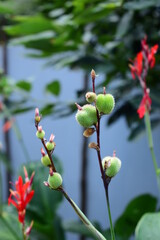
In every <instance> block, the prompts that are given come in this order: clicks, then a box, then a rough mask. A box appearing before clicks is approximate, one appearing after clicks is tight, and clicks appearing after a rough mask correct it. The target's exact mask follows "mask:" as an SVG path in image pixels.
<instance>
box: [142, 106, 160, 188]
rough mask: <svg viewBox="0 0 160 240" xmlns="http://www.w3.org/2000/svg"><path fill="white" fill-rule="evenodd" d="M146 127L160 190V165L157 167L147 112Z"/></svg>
mask: <svg viewBox="0 0 160 240" xmlns="http://www.w3.org/2000/svg"><path fill="white" fill-rule="evenodd" d="M145 126H146V132H147V137H148V145H149V149H150V152H151V156H152V161H153V165H154V170H155V173H156V177H157V183H158V187H159V190H160V179H159V173H158V165H157V161H156V156H155V153H154V147H153V138H152V129H151V122H150V117H149V113H148V111H146V113H145Z"/></svg>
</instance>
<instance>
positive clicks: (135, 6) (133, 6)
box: [123, 0, 159, 10]
mask: <svg viewBox="0 0 160 240" xmlns="http://www.w3.org/2000/svg"><path fill="white" fill-rule="evenodd" d="M157 4H159V0H141V1H137V0H136V1H130V2H126V3H125V4H124V6H123V7H124V8H125V9H128V10H142V9H145V8H150V7H156V5H157Z"/></svg>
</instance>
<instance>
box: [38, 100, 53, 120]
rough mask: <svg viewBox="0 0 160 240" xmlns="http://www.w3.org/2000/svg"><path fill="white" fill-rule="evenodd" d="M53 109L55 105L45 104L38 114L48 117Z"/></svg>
mask: <svg viewBox="0 0 160 240" xmlns="http://www.w3.org/2000/svg"><path fill="white" fill-rule="evenodd" d="M54 107H55V104H53V103H50V104H47V105H45V106H44V107H43V108H41V109H40V113H41V114H42V116H43V117H44V116H47V115H50V114H52V113H53V111H54Z"/></svg>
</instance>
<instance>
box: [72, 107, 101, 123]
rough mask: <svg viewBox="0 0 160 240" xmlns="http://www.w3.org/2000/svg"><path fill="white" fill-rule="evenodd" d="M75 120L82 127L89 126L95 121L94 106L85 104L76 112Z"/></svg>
mask: <svg viewBox="0 0 160 240" xmlns="http://www.w3.org/2000/svg"><path fill="white" fill-rule="evenodd" d="M76 120H77V122H78V123H79V124H80V125H81V126H83V127H90V126H92V125H94V124H96V123H97V113H96V108H95V107H94V106H92V105H89V104H86V105H84V106H83V107H82V109H81V110H78V112H77V114H76Z"/></svg>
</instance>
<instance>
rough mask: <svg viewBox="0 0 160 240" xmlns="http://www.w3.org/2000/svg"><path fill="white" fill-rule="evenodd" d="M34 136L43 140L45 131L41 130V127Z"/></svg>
mask: <svg viewBox="0 0 160 240" xmlns="http://www.w3.org/2000/svg"><path fill="white" fill-rule="evenodd" d="M36 136H37V138H40V139H42V138H44V136H45V131H44V130H43V129H42V126H39V127H38V131H37V132H36Z"/></svg>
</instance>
